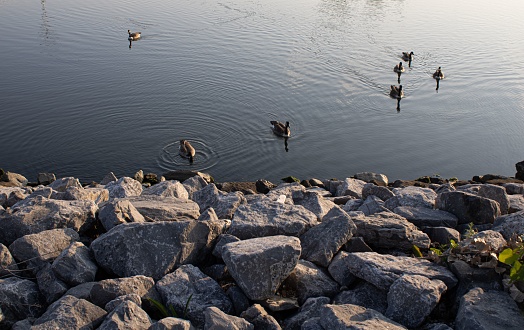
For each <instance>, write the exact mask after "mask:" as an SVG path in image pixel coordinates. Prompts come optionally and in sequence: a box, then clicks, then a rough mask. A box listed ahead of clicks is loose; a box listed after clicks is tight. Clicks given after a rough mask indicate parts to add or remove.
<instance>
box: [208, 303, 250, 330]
mask: <svg viewBox="0 0 524 330" xmlns="http://www.w3.org/2000/svg"><path fill="white" fill-rule="evenodd" d="M204 317H205V323H204V330H219V329H227V330H254V329H255V326H254V325H253V324H251V323H249V322H248V321H246V320H245V319H243V318H240V317H236V316H232V315H228V314H226V313H224V312H223V311H221V310H220V309H218V308H216V307H214V306H211V307H208V308H206V309H205V310H204Z"/></svg>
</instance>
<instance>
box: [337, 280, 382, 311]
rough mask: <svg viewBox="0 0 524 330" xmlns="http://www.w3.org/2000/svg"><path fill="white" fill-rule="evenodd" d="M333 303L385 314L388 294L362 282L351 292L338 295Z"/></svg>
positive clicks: (342, 292) (347, 291)
mask: <svg viewBox="0 0 524 330" xmlns="http://www.w3.org/2000/svg"><path fill="white" fill-rule="evenodd" d="M333 303H334V304H335V305H344V304H352V305H358V306H362V307H365V308H372V309H374V310H376V311H377V312H379V313H382V314H385V313H386V309H387V308H388V292H387V291H385V290H382V289H379V288H377V287H376V286H374V285H373V284H371V283H368V282H366V281H361V282H360V283H358V284H357V285H356V286H355V287H354V288H352V289H351V290H346V291H341V292H340V293H339V294H337V295H336V296H335V298H334V299H333Z"/></svg>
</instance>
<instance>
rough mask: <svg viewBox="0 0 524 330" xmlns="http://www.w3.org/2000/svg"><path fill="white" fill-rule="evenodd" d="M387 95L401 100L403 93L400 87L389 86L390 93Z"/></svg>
mask: <svg viewBox="0 0 524 330" xmlns="http://www.w3.org/2000/svg"><path fill="white" fill-rule="evenodd" d="M389 95H390V96H391V97H393V98H396V99H401V98H403V97H404V91H403V90H402V85H399V86H398V87H397V86H395V85H391V91H389Z"/></svg>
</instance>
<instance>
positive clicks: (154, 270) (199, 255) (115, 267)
mask: <svg viewBox="0 0 524 330" xmlns="http://www.w3.org/2000/svg"><path fill="white" fill-rule="evenodd" d="M223 227H224V222H223V221H181V222H166V221H162V222H153V223H128V224H122V225H119V226H117V227H114V228H113V229H111V230H110V231H109V232H107V233H105V234H103V235H101V236H100V237H98V238H97V239H96V240H94V241H93V243H91V250H92V251H93V253H94V256H95V259H96V261H97V263H98V264H99V265H100V266H101V267H102V268H104V269H105V270H107V271H109V272H111V273H114V274H116V275H118V276H122V277H126V276H133V275H146V276H151V277H153V278H154V279H160V278H161V277H162V276H164V275H165V274H167V273H169V272H172V271H173V270H174V269H175V268H176V267H177V266H179V265H181V264H189V263H198V262H200V261H202V260H204V259H205V258H206V257H207V256H208V255H209V254H210V253H211V249H212V245H213V243H214V241H215V239H216V237H217V236H218V235H220V234H221V233H222V230H223Z"/></svg>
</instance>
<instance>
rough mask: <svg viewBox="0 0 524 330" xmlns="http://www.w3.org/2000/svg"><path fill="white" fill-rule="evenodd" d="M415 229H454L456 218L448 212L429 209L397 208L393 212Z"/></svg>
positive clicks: (456, 222)
mask: <svg viewBox="0 0 524 330" xmlns="http://www.w3.org/2000/svg"><path fill="white" fill-rule="evenodd" d="M393 212H395V213H396V214H398V215H400V216H402V217H404V218H406V219H407V220H408V221H409V222H411V223H412V224H414V225H415V226H417V227H419V228H420V227H449V228H455V227H456V226H457V224H458V218H457V217H456V216H455V215H454V214H452V213H449V212H446V211H442V210H434V209H429V208H427V207H411V206H399V207H397V208H395V209H394V210H393Z"/></svg>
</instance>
